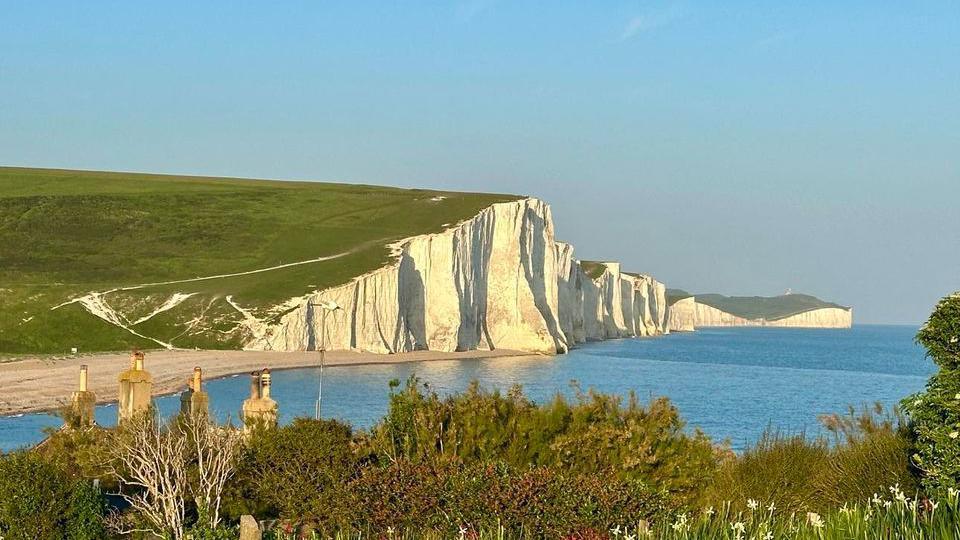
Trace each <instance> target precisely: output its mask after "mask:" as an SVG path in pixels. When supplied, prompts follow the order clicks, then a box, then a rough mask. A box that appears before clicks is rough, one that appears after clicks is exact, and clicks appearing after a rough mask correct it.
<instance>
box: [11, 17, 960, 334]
mask: <svg viewBox="0 0 960 540" xmlns="http://www.w3.org/2000/svg"><path fill="white" fill-rule="evenodd" d="M358 4H360V5H358ZM0 164H5V165H29V166H47V167H75V168H85V169H108V170H139V171H153V172H170V173H196V174H211V175H230V176H247V177H265V178H290V179H318V180H337V181H345V182H363V183H374V184H388V185H397V186H420V187H437V188H447V189H462V190H469V191H497V192H512V193H522V194H529V195H535V196H538V197H541V198H543V199H546V200H547V201H549V202H550V203H552V205H553V208H554V217H555V220H556V225H557V233H558V237H560V238H561V239H564V240H568V241H571V242H573V243H574V245H576V247H577V250H578V254H579V255H580V256H581V257H583V258H589V259H615V260H621V261H623V262H624V263H625V264H626V266H627V267H629V268H631V269H635V270H638V271H643V272H649V273H652V274H654V275H656V276H658V277H660V278H661V279H662V280H664V281H666V282H668V283H669V284H670V285H672V286H677V287H683V288H686V289H688V290H691V291H694V292H697V291H699V292H721V293H727V294H764V295H766V294H777V293H780V292H782V291H783V290H784V289H786V288H788V287H789V288H792V289H793V290H795V291H804V292H810V293H813V294H817V295H819V296H821V297H824V298H827V299H831V300H835V301H838V302H842V303H847V304H852V305H853V306H854V307H855V317H856V319H857V320H858V321H859V322H882V323H917V322H920V321H921V320H922V319H924V318H925V317H926V315H927V314H928V313H929V311H930V309H931V307H932V305H933V303H934V302H935V301H936V300H937V299H938V298H939V297H940V296H943V295H944V294H946V293H948V292H951V291H953V290H955V289H960V210H958V205H960V2H957V1H952V2H923V1H918V2H905V3H897V5H895V4H894V3H886V2H882V3H881V2H797V3H787V2H756V3H749V2H710V3H706V2H615V1H606V2H576V3H573V2H569V3H568V2H551V3H547V2H505V1H504V2H496V1H482V0H478V1H470V2H460V3H455V2H454V3H440V2H417V3H373V2H370V3H356V2H343V3H334V2H282V3H281V2H276V3H273V2H271V3H266V2H249V3H244V2H222V3H216V2H183V3H177V2H163V3H155V4H148V3H141V2H114V3H108V2H43V1H37V2H12V1H11V2H2V3H0Z"/></svg>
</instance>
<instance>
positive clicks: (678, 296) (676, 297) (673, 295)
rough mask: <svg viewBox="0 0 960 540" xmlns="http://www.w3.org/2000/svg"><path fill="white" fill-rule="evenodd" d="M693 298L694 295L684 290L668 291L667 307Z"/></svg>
mask: <svg viewBox="0 0 960 540" xmlns="http://www.w3.org/2000/svg"><path fill="white" fill-rule="evenodd" d="M691 296H693V295H692V294H690V293H688V292H687V291H685V290H683V289H667V305H668V306H672V305H673V304H675V303H677V302H679V301H680V300H683V299H684V298H690V297H691Z"/></svg>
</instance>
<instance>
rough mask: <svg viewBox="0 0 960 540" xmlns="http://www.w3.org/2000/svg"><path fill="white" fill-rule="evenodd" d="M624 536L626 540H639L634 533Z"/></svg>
mask: <svg viewBox="0 0 960 540" xmlns="http://www.w3.org/2000/svg"><path fill="white" fill-rule="evenodd" d="M624 538H625V539H626V540H637V537H636V536H634V535H632V534H628V535H627V536H625V537H624Z"/></svg>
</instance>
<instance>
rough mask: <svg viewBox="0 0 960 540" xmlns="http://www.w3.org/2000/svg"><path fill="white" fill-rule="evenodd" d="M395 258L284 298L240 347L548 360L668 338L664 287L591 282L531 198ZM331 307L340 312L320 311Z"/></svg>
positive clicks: (410, 245)
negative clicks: (497, 353) (501, 353)
mask: <svg viewBox="0 0 960 540" xmlns="http://www.w3.org/2000/svg"><path fill="white" fill-rule="evenodd" d="M392 247H393V250H394V260H393V261H392V262H391V263H390V264H389V265H387V266H384V267H382V268H379V269H377V270H375V271H372V272H369V273H367V274H364V275H361V276H358V277H356V278H354V279H352V280H351V281H350V282H349V283H345V284H343V285H340V286H337V287H333V288H330V289H326V290H321V291H317V292H315V293H313V294H310V295H307V296H304V297H298V298H293V299H291V300H290V301H288V302H287V303H286V309H284V310H283V311H284V312H285V314H284V315H283V316H282V317H280V318H279V320H277V321H274V322H265V321H251V322H250V324H249V325H248V330H249V332H248V333H249V335H250V338H249V339H248V340H247V342H246V343H245V347H246V348H250V349H261V350H303V349H307V350H311V349H314V348H316V347H318V346H321V345H324V344H325V346H326V347H327V348H329V349H352V350H359V351H369V352H376V353H394V352H402V351H412V350H424V349H428V350H439V351H464V350H478V349H482V350H487V349H513V350H519V351H527V352H532V353H542V354H555V353H562V352H565V351H567V350H568V349H569V347H570V346H572V345H575V344H577V343H582V342H584V341H589V340H601V339H610V338H619V337H629V336H652V335H657V334H662V333H666V332H668V331H669V325H668V317H667V305H666V287H665V286H664V285H663V284H662V283H660V282H658V281H657V280H655V279H653V278H652V277H650V276H644V275H638V274H626V273H623V272H621V271H620V265H619V264H618V263H604V267H605V269H604V272H603V275H601V276H600V277H598V278H597V279H591V278H590V277H589V276H588V275H587V274H586V273H585V272H584V271H583V268H582V267H581V265H580V263H579V261H577V260H576V259H575V258H574V252H573V247H572V246H570V245H569V244H565V243H562V242H557V241H556V240H555V239H554V227H553V218H552V216H551V212H550V207H549V205H547V204H546V203H544V202H543V201H540V200H538V199H533V198H528V199H522V200H517V201H513V202H507V203H498V204H494V205H492V206H490V207H488V208H486V209H484V210H482V211H481V212H480V213H479V214H477V215H476V216H474V217H473V218H471V219H468V220H466V221H464V222H462V223H459V224H458V225H456V226H454V227H452V228H450V229H447V230H445V231H443V232H439V233H435V234H425V235H420V236H415V237H411V238H407V239H404V240H402V241H400V242H398V243H396V244H394V245H393V246H392ZM331 302H333V303H335V304H336V305H337V306H339V307H340V308H341V309H337V310H335V311H329V312H328V311H326V310H325V309H323V308H321V307H317V305H318V304H324V303H327V304H328V305H329V303H331Z"/></svg>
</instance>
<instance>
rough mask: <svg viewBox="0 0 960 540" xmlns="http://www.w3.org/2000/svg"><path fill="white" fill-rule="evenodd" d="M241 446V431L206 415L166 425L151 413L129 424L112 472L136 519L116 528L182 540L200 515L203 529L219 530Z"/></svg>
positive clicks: (118, 439) (115, 444) (119, 437)
mask: <svg viewBox="0 0 960 540" xmlns="http://www.w3.org/2000/svg"><path fill="white" fill-rule="evenodd" d="M241 447H242V436H241V434H240V432H239V431H237V430H236V429H234V428H233V427H231V426H226V427H221V426H218V425H216V424H215V423H214V422H212V421H211V420H210V418H209V417H208V416H207V415H206V414H204V413H199V414H195V415H190V416H181V417H178V418H176V419H174V420H173V421H172V422H170V423H168V424H165V423H163V422H161V421H160V420H159V419H158V417H157V414H156V412H155V411H152V410H151V411H147V412H144V413H141V414H139V415H137V416H136V417H134V418H132V419H130V420H127V421H124V422H123V423H122V424H121V425H120V427H119V428H118V429H117V431H116V433H115V434H114V440H113V441H112V445H111V451H110V457H111V460H110V462H109V464H108V465H107V469H108V471H109V472H110V474H111V476H113V477H114V478H115V479H116V480H117V483H118V485H119V488H120V489H119V494H120V495H121V496H122V497H123V498H124V499H125V500H126V501H127V502H128V503H129V504H130V506H131V508H133V510H134V512H135V515H134V516H133V517H134V521H133V522H129V520H127V521H123V522H119V523H115V524H114V528H115V529H117V532H120V533H129V532H134V531H139V532H147V533H150V534H153V535H154V536H156V537H158V538H173V539H174V540H181V539H182V538H184V533H185V530H186V527H187V525H188V519H190V518H191V517H192V516H193V515H194V514H195V515H196V519H195V520H194V521H195V522H196V523H195V525H196V526H197V527H199V528H203V529H208V530H213V529H216V528H217V527H218V526H219V525H220V504H221V501H222V498H223V490H224V486H225V485H226V483H227V481H228V480H229V479H230V477H231V476H232V475H233V473H234V471H235V469H236V461H237V456H238V455H239V453H240V449H241ZM191 503H192V505H191Z"/></svg>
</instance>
